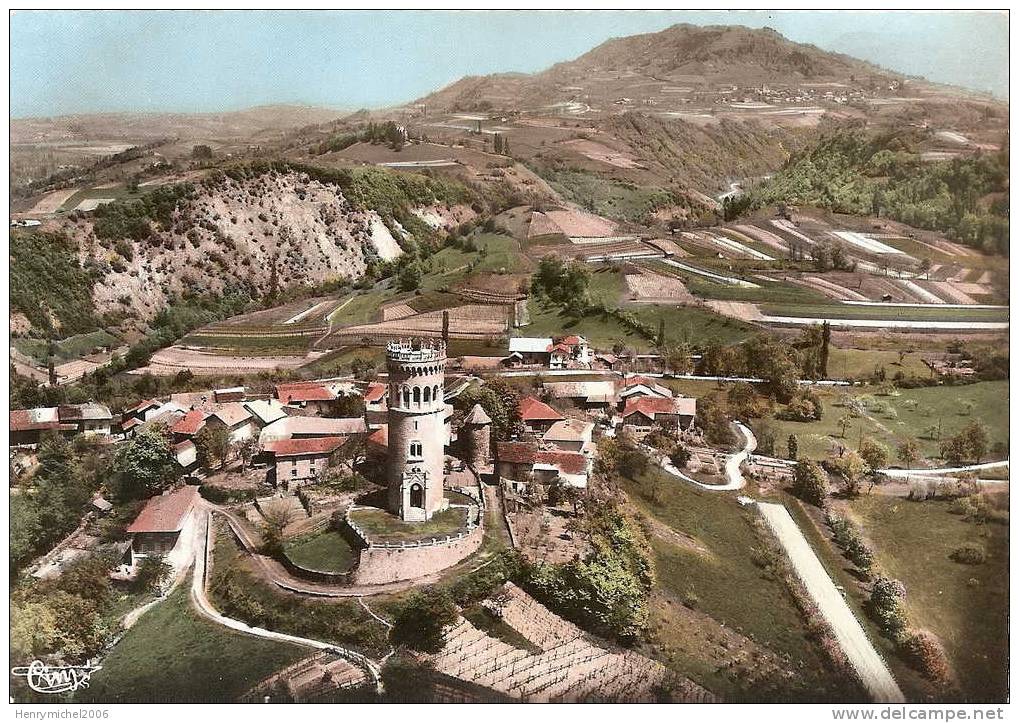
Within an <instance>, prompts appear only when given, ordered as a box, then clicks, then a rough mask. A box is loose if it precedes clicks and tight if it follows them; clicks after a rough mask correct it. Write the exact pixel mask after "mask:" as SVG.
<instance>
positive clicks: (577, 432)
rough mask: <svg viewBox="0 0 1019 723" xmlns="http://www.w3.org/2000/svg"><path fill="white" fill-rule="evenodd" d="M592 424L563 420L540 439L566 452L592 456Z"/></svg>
mask: <svg viewBox="0 0 1019 723" xmlns="http://www.w3.org/2000/svg"><path fill="white" fill-rule="evenodd" d="M593 437H594V422H585V421H583V420H581V419H564V420H562V421H561V422H556V423H555V424H553V425H552V426H551V427H550V428H549V430H548V431H547V432H545V434H544V435H542V437H541V439H542V441H543V442H545V443H546V444H549V445H551V446H553V447H556V448H558V449H561V450H564V451H567V452H583V453H585V454H587V455H592V454H594V441H593Z"/></svg>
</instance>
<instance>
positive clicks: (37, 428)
mask: <svg viewBox="0 0 1019 723" xmlns="http://www.w3.org/2000/svg"><path fill="white" fill-rule="evenodd" d="M10 427H11V445H12V446H31V445H36V444H39V438H40V436H42V434H43V433H44V432H62V433H71V432H73V431H74V430H75V429H76V427H75V426H74V425H71V424H61V423H60V419H59V418H58V417H57V408H56V407H41V408H38V409H12V410H11V415H10Z"/></svg>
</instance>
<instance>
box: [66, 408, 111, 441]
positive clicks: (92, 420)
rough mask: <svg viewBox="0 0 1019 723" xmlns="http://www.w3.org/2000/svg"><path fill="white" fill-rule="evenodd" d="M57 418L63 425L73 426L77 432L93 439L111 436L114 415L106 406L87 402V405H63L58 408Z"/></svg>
mask: <svg viewBox="0 0 1019 723" xmlns="http://www.w3.org/2000/svg"><path fill="white" fill-rule="evenodd" d="M57 417H58V418H59V419H60V423H61V424H73V425H74V426H75V432H77V433H78V434H80V435H82V436H85V437H91V436H95V435H100V436H104V437H108V436H109V435H110V425H111V424H112V423H113V415H112V414H111V413H110V408H109V407H107V406H106V405H105V404H97V403H96V402H86V403H85V404H61V405H60V406H59V407H57Z"/></svg>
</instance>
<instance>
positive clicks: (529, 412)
mask: <svg viewBox="0 0 1019 723" xmlns="http://www.w3.org/2000/svg"><path fill="white" fill-rule="evenodd" d="M519 409H520V419H522V420H523V421H525V422H529V421H553V422H557V421H559V420H560V419H563V418H564V417H563V415H561V414H560V413H559V412H557V411H556V410H554V409H552V407H550V406H548V405H547V404H545V402H543V401H541V400H540V399H535V398H534V397H524V398H523V399H521V400H520V407H519Z"/></svg>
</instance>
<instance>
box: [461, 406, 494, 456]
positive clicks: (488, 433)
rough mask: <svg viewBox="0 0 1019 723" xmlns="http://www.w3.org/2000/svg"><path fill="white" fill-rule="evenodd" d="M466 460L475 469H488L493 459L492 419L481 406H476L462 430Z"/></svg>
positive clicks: (465, 419) (466, 419) (465, 420)
mask: <svg viewBox="0 0 1019 723" xmlns="http://www.w3.org/2000/svg"><path fill="white" fill-rule="evenodd" d="M460 436H461V437H463V443H462V444H463V450H464V459H465V460H466V461H467V463H468V464H470V465H471V466H472V467H474V469H479V468H482V467H487V466H488V463H489V461H490V460H491V458H492V453H491V447H492V419H491V417H489V416H488V414H486V413H485V410H484V409H482V407H481V405H480V404H475V405H474V408H473V409H471V411H470V413H469V414H468V415H467V416H466V417H465V418H464V423H463V426H462V427H461V428H460Z"/></svg>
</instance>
